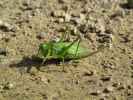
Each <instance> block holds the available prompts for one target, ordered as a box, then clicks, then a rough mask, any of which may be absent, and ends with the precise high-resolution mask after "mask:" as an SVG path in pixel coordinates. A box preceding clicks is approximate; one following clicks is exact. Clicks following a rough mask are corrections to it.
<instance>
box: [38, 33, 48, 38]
mask: <svg viewBox="0 0 133 100" xmlns="http://www.w3.org/2000/svg"><path fill="white" fill-rule="evenodd" d="M46 36H47V33H45V32H39V33H38V34H37V38H38V39H44V38H45V37H46Z"/></svg>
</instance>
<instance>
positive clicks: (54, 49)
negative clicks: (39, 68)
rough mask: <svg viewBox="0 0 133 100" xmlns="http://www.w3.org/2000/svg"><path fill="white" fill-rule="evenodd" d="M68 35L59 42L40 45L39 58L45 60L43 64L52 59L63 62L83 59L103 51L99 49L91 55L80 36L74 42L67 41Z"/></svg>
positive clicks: (64, 35) (63, 36)
mask: <svg viewBox="0 0 133 100" xmlns="http://www.w3.org/2000/svg"><path fill="white" fill-rule="evenodd" d="M67 33H68V32H67ZM67 33H65V34H63V35H62V37H61V39H60V40H59V41H58V42H55V41H48V42H46V43H41V44H40V46H39V50H38V56H39V57H40V58H42V59H43V62H42V64H44V63H45V61H47V60H50V59H59V60H61V61H62V62H64V61H65V60H73V59H81V58H84V57H88V56H90V55H92V54H95V53H97V52H99V51H100V50H101V49H98V50H97V51H95V52H93V53H89V52H88V49H87V48H84V47H82V46H81V45H80V42H81V37H80V36H78V37H77V38H76V39H75V40H74V41H73V42H67V41H65V40H66V35H67Z"/></svg>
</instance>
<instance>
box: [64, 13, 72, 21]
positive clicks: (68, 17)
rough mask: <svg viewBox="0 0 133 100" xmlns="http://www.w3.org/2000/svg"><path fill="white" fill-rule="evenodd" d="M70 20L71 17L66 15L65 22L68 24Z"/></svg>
mask: <svg viewBox="0 0 133 100" xmlns="http://www.w3.org/2000/svg"><path fill="white" fill-rule="evenodd" d="M70 20H71V15H69V14H68V13H66V14H65V22H70Z"/></svg>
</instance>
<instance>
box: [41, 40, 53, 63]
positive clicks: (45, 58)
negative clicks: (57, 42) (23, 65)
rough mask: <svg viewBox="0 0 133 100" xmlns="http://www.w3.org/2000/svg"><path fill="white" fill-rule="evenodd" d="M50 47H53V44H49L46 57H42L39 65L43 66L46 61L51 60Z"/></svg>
mask: <svg viewBox="0 0 133 100" xmlns="http://www.w3.org/2000/svg"><path fill="white" fill-rule="evenodd" d="M52 47H53V43H52V42H49V46H48V52H47V55H46V56H45V57H44V59H43V61H42V64H41V65H43V64H44V63H45V62H46V61H47V59H49V58H51V57H50V56H51V55H52Z"/></svg>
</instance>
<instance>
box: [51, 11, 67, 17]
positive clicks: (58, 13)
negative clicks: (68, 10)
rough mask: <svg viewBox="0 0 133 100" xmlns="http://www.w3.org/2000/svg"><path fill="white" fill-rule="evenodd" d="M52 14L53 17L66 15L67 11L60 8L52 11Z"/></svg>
mask: <svg viewBox="0 0 133 100" xmlns="http://www.w3.org/2000/svg"><path fill="white" fill-rule="evenodd" d="M51 15H52V16H53V17H64V16H65V12H64V11H62V10H58V11H54V12H52V13H51Z"/></svg>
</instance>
